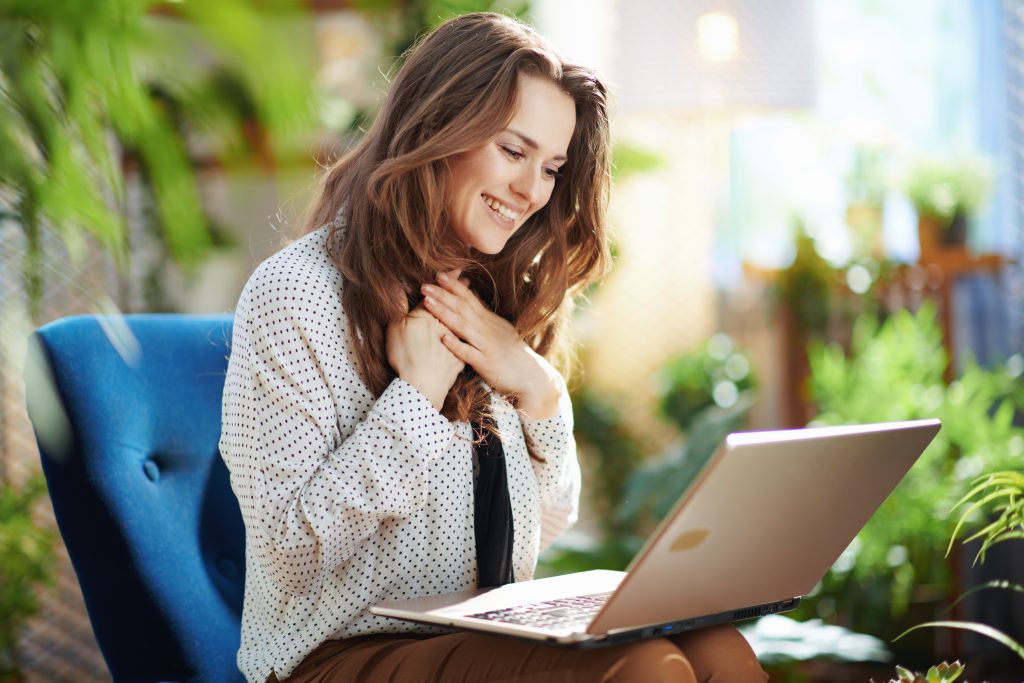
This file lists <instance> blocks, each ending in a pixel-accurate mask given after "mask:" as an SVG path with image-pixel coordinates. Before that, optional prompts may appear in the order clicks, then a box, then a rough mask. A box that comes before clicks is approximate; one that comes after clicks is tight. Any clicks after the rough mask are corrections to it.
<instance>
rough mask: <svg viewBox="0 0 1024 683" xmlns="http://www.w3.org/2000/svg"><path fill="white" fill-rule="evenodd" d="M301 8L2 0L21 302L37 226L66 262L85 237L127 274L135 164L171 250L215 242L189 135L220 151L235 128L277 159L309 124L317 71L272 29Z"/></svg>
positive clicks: (39, 265) (2, 138) (10, 199)
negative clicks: (64, 252)
mask: <svg viewBox="0 0 1024 683" xmlns="http://www.w3.org/2000/svg"><path fill="white" fill-rule="evenodd" d="M301 8H302V5H301V4H300V3H299V2H298V1H297V0H296V1H294V2H285V1H282V0H277V1H275V2H265V3H260V4H259V5H258V6H257V5H254V4H252V3H249V2H246V1H245V0H218V1H217V2H187V3H173V4H159V3H157V2H155V1H154V0H97V1H96V2H88V3H83V2H58V1H56V0H50V1H38V0H33V1H27V0H2V1H0V205H4V206H6V207H7V208H8V209H10V211H8V213H11V212H13V214H14V215H15V216H16V219H17V222H18V223H19V224H20V225H21V226H22V228H23V229H24V232H25V236H26V242H27V255H26V259H25V264H24V270H25V285H26V288H27V292H28V295H29V301H30V302H32V303H33V304H34V303H36V302H37V300H38V297H39V296H40V294H41V289H42V278H43V268H44V264H43V262H42V252H41V240H42V232H41V231H42V229H43V226H44V225H45V226H46V227H47V228H49V229H52V230H53V231H55V232H56V233H57V234H58V235H60V236H61V237H62V238H63V239H64V241H65V242H66V243H67V245H68V248H69V250H70V251H71V254H72V256H76V255H78V254H80V253H81V252H82V250H83V247H84V244H85V237H86V236H87V235H88V236H92V237H93V238H95V239H96V240H97V241H98V243H99V244H100V245H102V246H103V247H104V248H106V249H107V250H109V251H110V253H112V254H113V255H114V257H115V260H116V261H117V262H118V263H119V264H121V265H124V263H125V261H126V259H127V258H128V253H127V249H126V246H127V243H126V236H127V233H128V230H127V220H128V218H127V216H126V215H125V205H126V175H127V174H126V168H128V167H130V166H131V165H132V164H131V163H130V162H128V161H127V160H130V159H134V160H137V162H138V164H139V165H140V166H141V172H142V174H143V176H144V178H145V180H146V182H147V184H148V185H149V187H151V189H152V193H153V196H154V201H155V208H156V212H155V213H156V219H157V221H158V222H159V224H160V226H161V228H162V234H163V236H164V239H165V240H166V244H167V245H168V248H169V250H170V252H171V253H172V254H173V256H174V257H175V258H176V259H178V260H179V261H181V262H184V263H189V262H193V261H195V260H196V259H198V258H199V257H201V256H202V254H203V253H204V252H205V250H206V249H207V247H208V246H209V245H210V243H211V237H210V233H209V230H208V221H207V218H206V216H205V214H204V211H203V207H202V205H201V202H200V198H199V193H198V191H197V186H196V179H195V175H194V172H193V168H192V161H191V159H190V158H189V151H188V136H189V135H190V134H197V135H198V134H205V135H206V136H207V138H208V139H210V140H211V141H212V142H213V144H214V149H213V150H212V152H213V154H215V155H218V154H222V153H223V154H229V153H230V149H231V148H232V145H233V146H234V148H235V149H237V147H238V142H239V140H242V139H244V138H245V137H246V136H245V134H244V133H243V132H242V131H240V129H239V125H238V123H239V122H241V121H244V122H245V123H247V124H252V125H253V126H255V127H256V128H257V129H258V130H259V131H261V132H260V133H258V134H257V137H260V138H262V142H261V143H260V144H265V146H266V147H267V148H268V149H270V150H273V149H274V148H275V146H277V145H278V144H279V143H280V141H282V140H283V139H284V138H285V136H286V135H288V134H291V133H293V132H296V131H297V130H298V129H299V128H300V127H301V126H302V125H304V124H305V123H306V122H307V120H308V118H309V117H308V116H307V111H308V107H309V99H310V98H309V93H310V90H309V88H310V84H311V83H312V82H313V79H312V67H313V64H312V61H311V60H308V59H306V60H304V59H303V56H304V55H305V54H306V53H305V52H304V50H302V49H300V48H297V46H296V45H294V44H293V43H292V42H291V41H285V40H282V39H281V32H280V30H279V28H278V26H279V24H278V23H277V22H279V21H280V20H281V19H282V18H285V17H297V16H301V13H303V12H304V10H303V9H301ZM226 124H233V125H226ZM264 134H265V135H264ZM249 137H253V136H252V135H250V136H249Z"/></svg>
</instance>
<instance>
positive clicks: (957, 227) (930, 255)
mask: <svg viewBox="0 0 1024 683" xmlns="http://www.w3.org/2000/svg"><path fill="white" fill-rule="evenodd" d="M917 241H918V244H919V245H920V247H921V259H920V260H921V262H922V263H930V262H934V261H940V260H942V257H944V256H948V255H949V254H951V253H954V252H959V251H966V250H967V216H965V215H964V213H963V212H961V211H957V212H956V214H955V215H954V216H953V218H952V220H950V221H949V222H944V221H941V220H940V219H938V218H936V217H934V216H928V215H925V214H921V215H920V216H918V219H917Z"/></svg>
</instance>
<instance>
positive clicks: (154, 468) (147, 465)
mask: <svg viewBox="0 0 1024 683" xmlns="http://www.w3.org/2000/svg"><path fill="white" fill-rule="evenodd" d="M142 471H143V472H145V473H146V478H147V479H149V480H150V481H157V480H158V479H160V466H159V465H157V464H156V461H155V460H153V459H152V458H149V459H148V460H146V461H145V462H144V463H142Z"/></svg>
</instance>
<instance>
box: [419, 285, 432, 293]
mask: <svg viewBox="0 0 1024 683" xmlns="http://www.w3.org/2000/svg"><path fill="white" fill-rule="evenodd" d="M420 289H421V290H423V291H424V292H432V291H434V285H422V286H421V287H420Z"/></svg>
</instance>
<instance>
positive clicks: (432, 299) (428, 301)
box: [423, 296, 437, 306]
mask: <svg viewBox="0 0 1024 683" xmlns="http://www.w3.org/2000/svg"><path fill="white" fill-rule="evenodd" d="M423 300H424V301H426V302H427V303H428V304H430V305H431V306H433V305H434V304H436V303H437V302H436V301H434V297H432V296H427V297H424V298H423Z"/></svg>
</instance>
